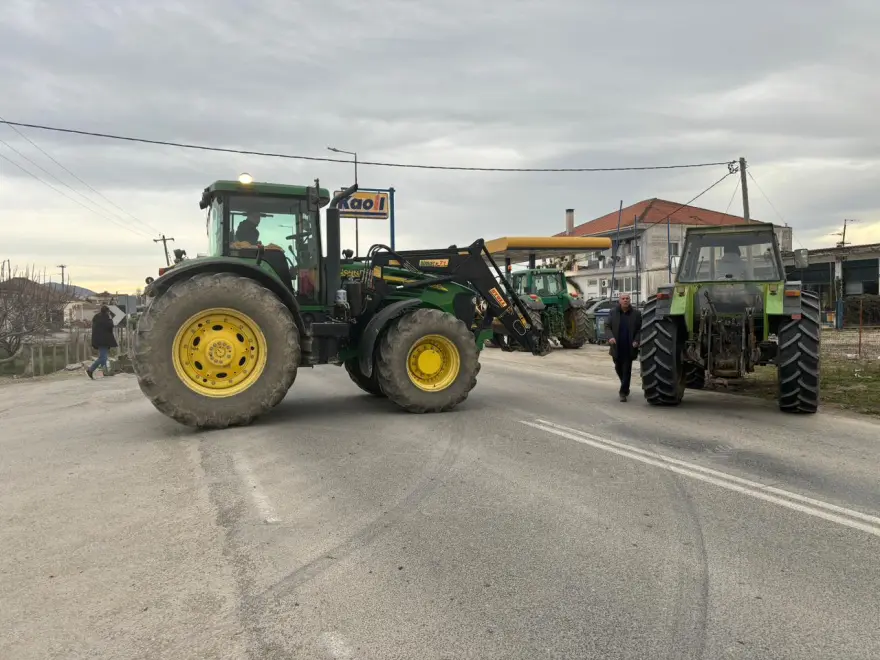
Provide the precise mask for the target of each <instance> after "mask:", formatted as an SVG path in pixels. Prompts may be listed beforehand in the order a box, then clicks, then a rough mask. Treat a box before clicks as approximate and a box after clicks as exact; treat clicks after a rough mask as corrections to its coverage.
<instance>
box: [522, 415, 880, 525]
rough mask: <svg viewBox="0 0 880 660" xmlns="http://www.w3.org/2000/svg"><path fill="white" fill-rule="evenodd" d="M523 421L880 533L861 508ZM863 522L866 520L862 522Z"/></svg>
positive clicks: (540, 422) (589, 435)
mask: <svg viewBox="0 0 880 660" xmlns="http://www.w3.org/2000/svg"><path fill="white" fill-rule="evenodd" d="M521 423H522V424H525V425H526V426H530V427H532V428H536V429H540V430H542V431H545V432H547V433H552V434H554V435H558V436H560V437H563V438H568V439H569V440H574V441H575V442H580V443H582V444H585V445H589V446H591V447H595V448H596V449H602V450H604V451H608V452H611V453H612V454H617V455H618V456H623V457H625V458H630V459H632V460H635V461H639V462H641V463H646V464H648V465H653V466H655V467H659V468H661V469H664V470H669V471H670V472H675V473H676V474H681V475H683V476H686V477H690V478H691V479H696V480H698V481H703V482H705V483H709V484H713V485H715V486H719V487H721V488H726V489H727V490H732V491H734V492H737V493H741V494H743V495H749V496H751V497H754V498H756V499H759V500H763V501H765V502H770V503H772V504H777V505H779V506H782V507H785V508H787V509H791V510H792V511H798V512H800V513H805V514H807V515H810V516H815V517H816V518H822V519H823V520H827V521H829V522H834V523H837V524H839V525H844V526H846V527H851V528H852V529H858V530H860V531H863V532H867V533H868V534H873V535H874V536H880V518H878V517H876V516H871V515H868V514H866V513H862V512H861V511H853V510H852V509H847V508H844V507H841V506H837V505H835V504H830V503H828V502H823V501H821V500H816V499H813V498H811V497H805V496H803V495H798V494H797V493H791V492H789V491H786V490H782V489H780V488H775V487H773V486H767V485H764V484H761V483H758V482H757V481H751V480H749V479H743V478H742V477H737V476H735V475H732V474H727V473H725V472H720V471H718V470H713V469H711V468H707V467H703V466H702V465H696V464H694V463H688V462H687V461H681V460H678V459H675V458H670V457H668V456H662V455H660V454H657V453H656V452H650V451H646V450H644V449H641V448H639V447H631V446H629V445H626V444H623V443H620V442H615V441H613V440H608V439H607V438H602V437H600V436H597V435H593V434H592V433H587V432H585V431H581V430H579V429H573V428H570V427H567V426H562V425H561V424H555V423H554V422H548V421H546V420H543V419H538V420H536V421H535V422H530V421H526V420H521ZM861 521H864V522H861Z"/></svg>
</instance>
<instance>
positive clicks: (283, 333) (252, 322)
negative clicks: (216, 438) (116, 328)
mask: <svg viewBox="0 0 880 660" xmlns="http://www.w3.org/2000/svg"><path fill="white" fill-rule="evenodd" d="M299 361H300V343H299V332H298V330H297V327H296V323H295V322H294V319H293V316H292V315H291V313H290V311H289V310H288V309H287V307H285V306H284V305H283V304H282V302H281V301H280V300H279V299H278V297H277V296H275V294H274V293H272V292H271V291H269V290H268V289H266V288H265V287H263V286H261V285H260V284H258V283H257V282H255V281H254V280H251V279H249V278H246V277H239V276H237V275H231V274H228V273H214V274H201V275H196V276H195V277H193V278H191V279H188V280H185V281H183V282H179V283H177V284H174V285H172V286H171V287H170V288H169V289H168V290H167V291H166V292H165V293H163V294H161V295H160V296H159V297H158V298H155V299H154V300H153V301H152V303H151V304H150V306H149V307H148V308H147V309H146V310H145V311H144V314H143V316H142V317H141V318H140V321H139V322H138V327H137V335H136V338H135V347H134V361H133V362H134V371H135V374H136V375H137V379H138V385H140V388H141V391H143V393H144V394H145V395H146V396H147V398H149V399H150V401H151V402H152V403H153V405H154V406H155V407H156V408H157V409H158V410H159V411H161V412H162V413H164V414H165V415H167V416H168V417H171V418H172V419H174V420H176V421H178V422H180V423H181V424H185V425H186V426H192V427H196V428H206V429H220V428H226V427H228V426H241V425H245V424H249V423H251V422H252V421H253V420H254V419H256V418H257V417H258V416H259V415H262V414H263V413H265V412H267V411H269V410H270V409H271V408H272V407H274V406H275V405H277V404H278V403H279V402H280V401H281V400H282V399H283V398H284V395H285V394H287V390H288V389H290V386H291V385H292V384H293V381H294V380H295V379H296V371H297V367H298V366H299Z"/></svg>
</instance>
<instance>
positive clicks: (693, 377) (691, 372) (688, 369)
mask: <svg viewBox="0 0 880 660" xmlns="http://www.w3.org/2000/svg"><path fill="white" fill-rule="evenodd" d="M684 373H685V381H686V385H687V388H688V389H690V390H702V389H703V388H705V387H706V370H705V369H703V367H702V366H701V365H699V364H694V363H693V362H688V363H686V364H685V365H684Z"/></svg>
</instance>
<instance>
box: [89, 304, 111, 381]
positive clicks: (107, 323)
mask: <svg viewBox="0 0 880 660" xmlns="http://www.w3.org/2000/svg"><path fill="white" fill-rule="evenodd" d="M113 327H114V326H113V317H112V316H110V308H109V307H107V305H101V310H100V311H99V312H98V313H97V314H95V315H94V316H93V317H92V348H95V349H97V350H98V359H97V360H95V361H94V362H92V366H90V367H89V368H88V369H86V375H88V377H89V378H92V379H94V377H95V376H94V374H95V369H97V368H98V367H103V368H104V369H106V368H107V358H108V357H109V354H110V349H111V348H116V347H117V346H118V344H117V343H116V337H114V336H113Z"/></svg>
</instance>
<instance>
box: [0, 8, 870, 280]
mask: <svg viewBox="0 0 880 660" xmlns="http://www.w3.org/2000/svg"><path fill="white" fill-rule="evenodd" d="M246 6H250V7H252V8H251V9H247V10H246V9H244V7H246ZM878 30H880V2H877V1H876V0H835V1H834V2H830V1H825V0H763V1H761V2H759V1H757V0H742V1H741V2H738V3H720V2H712V3H707V2H696V0H665V1H664V2H657V1H656V0H627V1H626V2H613V1H611V0H503V1H502V0H480V1H479V2H474V0H431V1H430V2H428V1H427V0H423V1H420V0H322V1H319V0H300V1H298V2H297V1H296V0H262V1H261V2H251V3H245V2H244V0H149V1H148V2H144V1H143V0H137V1H135V0H116V1H114V0H88V1H87V0H3V2H2V3H0V89H2V90H3V94H2V97H0V98H2V100H0V116H2V117H3V118H4V119H7V120H11V121H22V122H30V123H40V124H48V125H55V126H63V127H70V128H79V129H85V130H92V131H99V132H107V133H118V134H124V135H134V136H140V137H146V138H151V139H164V140H171V141H177V142H195V143H202V144H212V145H219V146H225V147H235V148H244V149H252V150H265V151H280V152H285V153H292V154H303V155H312V156H333V154H330V153H328V152H327V151H326V147H327V146H328V145H332V146H336V147H338V148H340V149H346V150H354V151H357V152H358V153H359V156H360V158H361V159H363V160H373V161H394V162H403V163H428V164H438V165H461V166H478V167H626V166H637V165H664V164H679V163H696V162H714V161H726V160H733V159H736V158H738V157H739V156H745V157H746V158H747V159H748V161H749V164H750V167H751V171H752V174H753V175H754V177H755V179H756V181H757V182H758V183H759V184H760V187H761V189H762V190H763V191H764V193H766V195H767V197H768V198H769V200H770V202H771V203H772V205H771V203H768V201H767V199H765V198H764V196H763V195H762V194H761V192H760V191H759V190H757V189H754V186H753V189H752V190H751V211H752V216H753V217H755V218H757V219H760V220H766V221H773V222H787V223H788V224H790V225H791V226H793V227H794V228H795V246H796V247H800V246H804V247H819V246H823V245H828V244H830V243H832V242H833V241H834V240H837V237H834V236H830V235H829V234H831V233H832V232H835V231H839V230H840V228H841V226H842V223H843V219H844V218H855V219H858V220H859V222H858V223H856V224H854V225H852V227H851V228H850V229H848V230H847V239H848V240H850V239H851V240H853V241H855V242H870V241H880V192H878V191H880V188H878V185H877V183H878V181H880V123H878V121H877V108H878V107H880V84H878V79H877V75H878V74H877V72H878V71H880V42H878V41H877V39H876V34H877V33H878ZM22 132H23V133H24V134H25V135H26V136H27V137H28V138H30V139H31V140H33V142H35V143H36V144H37V145H39V147H41V148H42V149H43V150H44V151H45V152H47V153H48V154H50V155H51V156H52V157H53V158H54V159H55V160H57V161H58V162H59V163H61V164H62V165H63V166H64V167H66V168H67V169H68V170H70V172H72V173H73V174H75V175H76V177H78V178H79V179H81V180H82V181H84V182H86V183H87V184H89V186H91V188H94V189H95V190H97V191H99V192H100V193H101V194H102V195H103V196H104V197H101V196H99V195H97V194H96V193H95V192H94V191H93V190H92V189H90V188H87V187H85V186H84V185H83V184H82V183H80V181H78V180H77V179H75V178H73V177H71V175H70V174H68V172H66V171H65V170H64V169H61V168H60V167H59V166H58V165H57V164H56V163H54V162H53V161H52V160H50V159H49V158H47V157H46V156H45V155H44V154H43V153H41V152H40V151H39V150H37V149H36V148H35V147H34V146H33V145H31V144H30V143H29V142H27V141H26V140H24V139H23V138H22V137H21V136H19V135H18V134H16V133H15V132H14V131H13V130H12V129H10V128H9V127H8V126H0V140H3V141H4V142H5V143H6V144H3V143H0V156H2V157H5V158H6V159H9V160H11V161H14V162H16V163H18V164H19V165H20V166H21V167H24V168H26V169H28V170H29V171H30V172H32V173H33V174H35V175H37V176H38V177H39V178H40V179H42V180H44V181H46V182H48V183H51V184H52V185H53V186H55V188H57V189H58V190H60V191H61V192H63V193H65V194H66V195H68V196H69V197H72V198H73V199H75V200H77V201H79V202H81V203H82V204H85V205H87V206H90V207H91V208H92V209H96V208H100V209H101V210H100V211H99V212H90V211H88V210H86V209H85V208H83V206H80V205H78V204H77V203H75V202H74V201H71V200H70V199H68V198H66V197H64V196H63V195H62V194H60V193H59V192H56V191H53V190H52V189H50V188H49V187H47V186H45V185H44V184H43V183H41V182H40V181H38V180H36V179H34V178H32V177H30V176H28V175H27V174H26V173H24V172H23V171H22V170H20V169H18V168H17V167H15V166H14V165H12V164H11V163H10V162H9V161H8V160H4V159H3V158H0V222H2V227H3V229H4V238H5V240H4V241H3V246H2V248H0V258H8V259H10V260H11V261H12V262H13V263H14V264H19V265H25V264H34V265H36V266H37V267H45V268H46V269H47V273H48V274H52V273H57V272H58V269H57V268H56V265H57V264H61V263H64V264H67V265H68V267H69V273H70V274H71V276H72V278H73V281H74V283H76V284H80V285H83V286H87V287H90V288H98V289H109V290H111V291H114V290H120V291H123V290H127V291H132V290H134V289H135V288H136V287H137V286H139V285H140V284H141V283H142V282H143V278H144V277H145V276H147V275H155V271H156V269H157V268H158V267H159V266H161V265H163V263H164V257H163V256H162V253H161V247H160V246H159V245H157V244H155V243H153V242H152V239H153V238H155V237H156V231H157V230H158V231H161V232H164V233H166V234H167V235H169V236H173V237H174V238H175V242H174V244H173V247H183V248H185V249H186V250H187V252H188V253H189V254H190V255H191V256H193V255H195V254H196V253H197V252H199V251H202V250H203V249H204V248H205V246H206V237H205V223H204V216H203V215H202V213H201V212H200V211H199V208H198V201H199V195H200V191H201V189H202V188H204V187H205V186H206V185H207V184H209V183H210V182H211V181H213V180H215V179H218V178H235V177H236V176H237V175H238V174H239V173H240V172H242V171H247V172H250V173H251V174H253V175H254V176H255V178H257V179H259V180H268V181H276V182H287V183H310V182H311V181H312V180H313V179H314V178H315V177H320V179H321V181H322V185H324V186H327V187H331V188H337V187H340V186H342V185H346V184H348V183H350V182H351V181H352V178H353V176H352V168H351V166H349V165H335V164H332V163H312V162H305V161H295V160H277V159H270V158H256V157H245V156H235V155H221V154H209V153H204V152H197V151H185V150H181V149H173V148H167V147H154V146H145V145H135V144H129V143H122V142H111V141H107V140H97V139H89V138H84V137H76V136H69V135H61V134H57V133H48V132H43V131H37V130H30V129H22ZM7 145H9V146H7ZM10 146H11V147H13V148H15V149H17V150H18V152H20V154H23V155H24V156H26V157H27V158H29V159H31V161H33V163H37V164H38V166H39V167H38V166H37V165H34V164H33V163H31V162H28V160H26V159H25V158H24V157H23V156H22V155H20V154H19V153H16V152H15V151H12V150H10V148H9V147H10ZM40 168H43V169H40ZM47 171H48V172H49V173H51V174H47ZM725 171H726V168H724V167H723V166H722V167H714V168H706V169H693V170H672V171H662V170H661V171H647V172H609V173H564V174H544V173H468V172H437V171H424V170H407V169H391V168H384V167H363V168H362V169H361V171H360V177H359V178H360V183H361V185H362V186H368V187H386V186H394V187H395V188H396V190H397V201H398V205H397V211H398V237H397V244H398V246H399V247H402V248H409V247H437V246H445V245H448V244H450V243H453V242H455V243H466V242H470V241H472V240H473V239H475V238H477V237H480V236H482V237H485V238H487V239H488V238H493V237H496V236H500V235H515V234H527V235H534V234H551V233H555V232H557V231H561V230H562V229H563V228H564V219H563V212H564V209H565V208H567V207H574V208H575V209H576V215H577V220H578V222H584V221H586V220H588V219H591V218H593V217H596V216H599V215H602V214H605V213H608V212H610V211H612V210H614V209H616V208H617V206H618V204H619V202H620V200H621V199H622V200H624V203H625V204H631V203H635V202H637V201H639V200H641V199H645V198H649V197H662V198H666V199H671V200H675V201H681V202H685V201H687V200H688V199H690V198H691V197H693V196H694V195H695V194H697V193H698V192H699V191H700V190H702V189H704V188H706V187H707V186H708V185H710V184H711V183H712V182H713V181H715V180H717V179H718V178H720V177H721V176H722V175H723V174H724V173H725ZM53 177H55V178H53ZM59 180H60V181H63V182H64V183H60V182H59ZM65 184H66V185H67V186H70V188H68V187H66V186H65ZM735 184H736V177H729V178H728V179H727V180H726V181H724V182H723V183H722V184H720V185H719V186H717V187H716V188H715V189H714V190H713V191H712V192H710V193H709V194H707V195H706V196H704V197H703V198H701V199H700V202H699V204H700V205H702V206H705V207H708V208H713V209H717V210H721V211H724V210H725V209H727V208H728V205H730V207H729V208H730V211H731V212H735V213H740V212H741V211H742V205H741V201H740V199H739V197H738V193H737V196H736V197H735V196H734V187H735ZM74 191H76V192H74ZM108 199H109V200H112V202H113V204H115V206H113V205H111V204H110V203H109V202H108V201H107V200H108ZM731 199H733V201H732V203H731ZM774 207H775V209H776V210H774ZM120 209H121V210H120ZM777 211H778V213H777ZM135 218H136V219H135ZM780 218H782V219H780ZM387 235H388V227H387V225H386V224H385V223H382V222H377V221H361V250H363V249H364V248H365V247H366V246H367V245H368V244H370V243H372V242H374V241H377V240H383V241H384V240H385V239H387ZM343 238H344V240H343V243H344V245H348V246H350V247H354V231H353V226H352V222H351V221H350V222H349V226H348V232H347V234H346V235H344V237H343ZM56 279H57V276H56Z"/></svg>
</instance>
